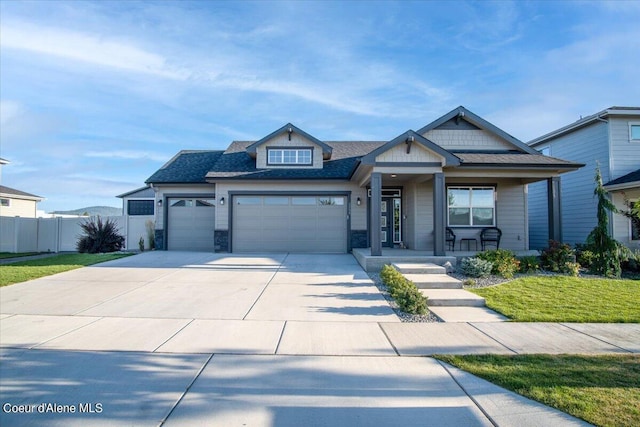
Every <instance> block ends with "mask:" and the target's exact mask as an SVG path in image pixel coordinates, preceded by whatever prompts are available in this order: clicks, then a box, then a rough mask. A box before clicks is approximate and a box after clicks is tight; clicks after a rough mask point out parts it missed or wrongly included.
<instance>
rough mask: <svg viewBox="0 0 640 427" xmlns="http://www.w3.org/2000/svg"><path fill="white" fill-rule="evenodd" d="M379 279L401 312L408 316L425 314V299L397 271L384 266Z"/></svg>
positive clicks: (413, 285) (412, 284) (414, 286)
mask: <svg viewBox="0 0 640 427" xmlns="http://www.w3.org/2000/svg"><path fill="white" fill-rule="evenodd" d="M380 278H381V279H382V281H383V283H384V284H385V285H386V286H387V288H388V289H389V294H390V295H391V297H392V298H393V299H394V300H395V301H396V303H398V307H400V309H401V310H402V311H404V312H406V313H410V314H425V313H426V312H427V298H426V297H425V296H424V295H422V294H421V293H420V290H419V289H418V288H417V287H416V285H415V284H414V283H413V282H412V281H410V280H407V278H405V277H404V276H403V275H402V273H400V272H399V271H398V270H396V269H395V268H393V267H391V266H390V265H385V266H384V267H382V271H380Z"/></svg>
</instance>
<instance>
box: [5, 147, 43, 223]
mask: <svg viewBox="0 0 640 427" xmlns="http://www.w3.org/2000/svg"><path fill="white" fill-rule="evenodd" d="M9 163H10V162H9V161H8V160H6V159H3V158H1V157H0V174H1V173H2V166H4V165H6V164H9ZM0 177H1V175H0ZM41 201H42V197H40V196H36V195H35V194H30V193H26V192H24V191H20V190H16V189H15V188H10V187H6V186H4V185H0V216H19V217H23V218H35V217H36V216H37V203H38V202H41Z"/></svg>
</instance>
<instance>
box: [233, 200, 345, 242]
mask: <svg viewBox="0 0 640 427" xmlns="http://www.w3.org/2000/svg"><path fill="white" fill-rule="evenodd" d="M232 215H233V220H232V224H231V228H232V251H233V252H317V253H344V252H346V251H347V198H346V197H345V196H332V195H328V196H280V195H274V196H235V197H234V198H233V207H232Z"/></svg>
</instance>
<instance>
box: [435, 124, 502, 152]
mask: <svg viewBox="0 0 640 427" xmlns="http://www.w3.org/2000/svg"><path fill="white" fill-rule="evenodd" d="M423 136H424V137H425V138H427V139H428V140H430V141H432V142H435V143H436V144H438V145H439V146H441V147H442V148H444V149H446V150H513V148H514V146H513V145H512V144H510V143H509V142H507V141H505V140H503V139H501V138H499V137H497V136H495V135H493V134H492V133H490V132H487V131H485V130H481V129H474V130H470V129H465V130H453V129H432V130H430V131H427V132H426V133H424V135H423Z"/></svg>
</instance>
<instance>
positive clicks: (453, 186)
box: [446, 184, 498, 228]
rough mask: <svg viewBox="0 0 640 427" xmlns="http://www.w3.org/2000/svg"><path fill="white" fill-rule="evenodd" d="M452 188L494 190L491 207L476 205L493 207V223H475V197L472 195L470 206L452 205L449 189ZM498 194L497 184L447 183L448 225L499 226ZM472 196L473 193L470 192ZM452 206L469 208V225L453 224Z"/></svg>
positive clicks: (464, 226)
mask: <svg viewBox="0 0 640 427" xmlns="http://www.w3.org/2000/svg"><path fill="white" fill-rule="evenodd" d="M450 189H462V190H469V191H471V192H472V191H473V189H478V190H492V191H493V206H491V207H489V206H476V208H486V209H493V218H492V219H493V221H492V224H490V225H489V224H481V225H477V224H473V208H474V206H473V197H470V200H469V206H450V205H449V190H450ZM497 194H498V189H497V186H495V185H487V184H480V185H469V184H466V185H465V184H451V185H447V196H446V197H447V227H456V228H487V227H497V211H498V207H497V203H496V195H497ZM470 196H471V194H470ZM452 207H454V208H460V207H462V208H467V207H468V208H469V225H463V224H454V225H451V224H450V223H449V218H450V215H449V209H451V208H452Z"/></svg>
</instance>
